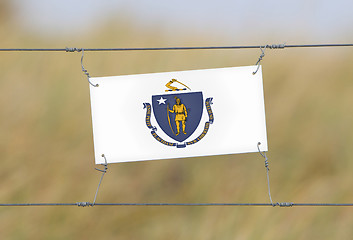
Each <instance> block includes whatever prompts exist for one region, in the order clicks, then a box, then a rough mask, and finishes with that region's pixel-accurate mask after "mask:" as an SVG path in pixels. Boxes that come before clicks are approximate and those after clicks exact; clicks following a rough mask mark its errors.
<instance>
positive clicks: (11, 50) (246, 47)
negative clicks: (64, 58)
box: [0, 43, 353, 52]
mask: <svg viewBox="0 0 353 240" xmlns="http://www.w3.org/2000/svg"><path fill="white" fill-rule="evenodd" d="M317 47H353V43H339V44H337V43H329V44H294V45H286V44H271V45H249V46H201V47H146V48H143V47H136V48H0V51H2V52H16V51H17V52H37V51H38V52H80V51H82V50H84V51H86V52H87V51H163V50H164V51H171V50H221V49H224V50H226V49H256V48H269V49H284V48H317Z"/></svg>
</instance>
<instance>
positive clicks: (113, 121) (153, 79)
mask: <svg viewBox="0 0 353 240" xmlns="http://www.w3.org/2000/svg"><path fill="white" fill-rule="evenodd" d="M256 68H257V66H247V67H233V68H218V69H205V70H192V71H179V72H164V73H151V74H138V75H126V76H114V77H98V78H91V79H90V80H91V82H92V83H93V84H99V87H93V86H90V94H91V109H92V124H93V137H94V151H95V162H96V164H101V163H104V158H103V157H102V154H104V155H105V157H106V159H107V162H108V163H116V162H130V161H143V160H156V159H171V158H186V157H196V156H210V155H223V154H236V153H248V152H257V151H258V149H257V144H258V142H261V150H262V151H267V137H266V122H265V108H264V95H263V83H262V73H261V68H260V69H259V71H258V72H257V73H256V74H255V75H253V72H254V71H255V70H256Z"/></svg>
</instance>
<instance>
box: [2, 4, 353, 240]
mask: <svg viewBox="0 0 353 240" xmlns="http://www.w3.org/2000/svg"><path fill="white" fill-rule="evenodd" d="M0 9H1V10H0V34H1V36H2V39H1V47H3V48H7V47H8V48H10V47H23V48H25V47H31V48H32V47H33V48H35V47H38V48H45V47H58V48H63V47H66V46H68V47H86V48H89V47H156V46H160V47H163V46H170V41H167V40H165V36H164V35H163V32H161V31H159V30H158V29H155V31H154V32H151V31H150V30H149V31H141V30H140V29H137V28H135V27H134V24H133V22H130V21H129V20H128V18H122V19H118V20H119V22H120V23H121V24H120V25H119V24H114V26H112V25H109V24H107V25H106V26H105V27H104V28H101V29H96V30H95V31H94V32H93V31H92V32H89V33H86V34H83V35H82V36H81V37H78V38H75V39H70V40H68V39H65V38H63V39H60V38H44V37H41V36H38V35H34V34H31V33H29V32H26V31H23V30H19V29H16V28H15V27H14V25H13V24H12V23H11V21H8V20H9V19H10V18H11V16H10V15H9V13H8V11H7V10H6V8H5V5H4V6H2V8H0ZM176 36H177V37H176V40H175V41H176V42H177V43H178V44H177V45H180V46H181V45H183V46H193V45H194V46H202V45H220V44H219V43H221V42H222V41H223V40H222V39H217V37H215V36H212V35H204V36H200V35H194V34H192V33H190V34H188V35H182V36H180V35H176ZM264 40H266V39H265V38H264ZM264 43H265V42H259V43H258V44H264ZM259 54H260V51H259V50H245V51H242V50H234V51H231V50H227V51H174V52H173V51H171V52H128V53H127V52H125V53H124V52H104V53H93V52H87V53H86V54H85V60H84V65H85V67H86V69H87V70H88V71H89V73H90V74H91V75H92V76H113V75H123V74H137V73H150V72H162V71H163V72H164V71H175V70H186V69H203V68H217V67H231V66H243V65H253V64H254V63H255V62H256V61H257V59H258V56H259ZM352 64H353V49H352V48H327V49H325V48H323V49H285V50H273V51H271V50H268V51H267V52H266V57H265V58H264V60H263V78H264V88H265V89H264V91H265V104H266V119H267V130H268V141H269V152H268V157H269V159H270V168H271V172H270V173H271V187H272V188H271V190H272V197H273V199H274V201H276V202H285V201H288V202H297V203H300V202H329V203H345V202H353V192H352V188H353V181H352V180H353V179H352V170H353V162H352V161H351V146H352V145H353V126H352V120H353V119H352V118H353V115H352V110H353V107H352V104H351V103H352V101H353V95H352V92H353V81H352V76H353V69H352V67H351V66H352ZM0 66H1V78H0V84H1V88H0V109H1V111H0V116H1V117H0V132H1V134H0V159H1V170H0V180H1V191H0V199H1V200H0V201H1V203H26V202H78V201H93V197H94V193H95V190H96V187H97V184H98V181H99V178H100V173H99V172H97V171H95V170H94V167H95V165H94V159H93V138H92V129H91V115H90V102H89V89H88V83H87V81H86V79H85V77H84V75H83V73H82V72H81V68H80V54H79V53H63V52H59V53H44V52H43V53H40V52H33V53H16V52H9V53H6V52H1V53H0ZM97 201H98V202H236V203H240V202H268V201H269V200H268V195H267V183H266V174H265V168H264V161H263V158H262V157H261V156H260V155H259V154H256V153H255V154H241V155H230V156H219V157H203V158H192V159H180V160H165V161H148V162H138V163H123V164H112V165H110V166H109V170H108V173H107V174H106V176H105V178H104V180H103V184H102V186H101V188H100V193H99V195H98V199H97ZM352 227H353V214H352V209H351V208H338V207H336V208H334V207H332V208H325V207H321V208H311V207H295V208H268V207H267V208H265V207H94V208H78V207H1V208H0V236H1V239H98V238H99V239H351V236H352V235H353V228H352Z"/></svg>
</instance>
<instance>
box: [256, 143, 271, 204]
mask: <svg viewBox="0 0 353 240" xmlns="http://www.w3.org/2000/svg"><path fill="white" fill-rule="evenodd" d="M260 145H261V142H258V143H257V149H258V150H259V153H260V154H261V156H262V157H263V158H265V168H266V174H267V187H268V196H269V197H270V202H271V204H272V206H276V204H274V203H273V202H272V197H271V188H270V175H269V171H270V168H269V167H268V165H269V163H268V158H267V156H266V153H265V152H261V150H260Z"/></svg>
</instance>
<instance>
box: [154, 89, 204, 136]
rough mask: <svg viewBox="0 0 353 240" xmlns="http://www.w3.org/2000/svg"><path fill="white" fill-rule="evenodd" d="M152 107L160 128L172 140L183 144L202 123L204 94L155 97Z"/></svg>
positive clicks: (192, 93)
mask: <svg viewBox="0 0 353 240" xmlns="http://www.w3.org/2000/svg"><path fill="white" fill-rule="evenodd" d="M152 107H153V113H154V116H155V118H156V120H157V123H158V125H159V126H160V128H161V129H162V130H163V131H164V132H165V133H166V134H167V135H168V136H169V137H171V138H172V139H174V140H176V141H178V142H183V141H185V140H186V139H187V138H188V137H190V136H191V135H192V134H193V133H194V132H195V130H196V128H197V127H198V125H199V123H200V120H201V117H202V112H203V96H202V92H189V93H176V94H163V95H153V96H152Z"/></svg>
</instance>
